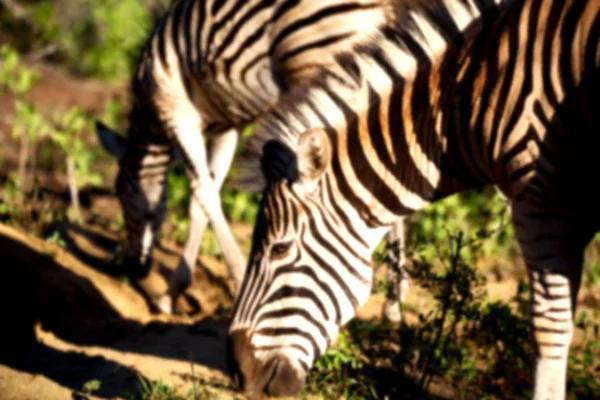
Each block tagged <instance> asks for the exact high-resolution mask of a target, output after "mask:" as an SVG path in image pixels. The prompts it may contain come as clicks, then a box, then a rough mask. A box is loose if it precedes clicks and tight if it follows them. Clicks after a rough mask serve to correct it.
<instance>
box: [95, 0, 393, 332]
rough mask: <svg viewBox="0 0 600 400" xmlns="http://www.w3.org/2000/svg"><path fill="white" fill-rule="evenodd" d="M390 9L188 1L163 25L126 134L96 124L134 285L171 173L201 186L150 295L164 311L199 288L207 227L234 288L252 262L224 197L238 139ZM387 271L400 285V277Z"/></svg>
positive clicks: (341, 3) (311, 1) (307, 0)
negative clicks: (174, 252)
mask: <svg viewBox="0 0 600 400" xmlns="http://www.w3.org/2000/svg"><path fill="white" fill-rule="evenodd" d="M388 14H390V12H389V11H388V9H387V5H386V2H385V1H382V0H327V1H320V0H319V1H317V0H248V1H234V0H229V1H221V0H181V1H176V2H174V4H173V5H172V6H171V8H170V9H169V10H168V12H167V13H166V14H165V15H164V16H163V18H162V19H160V20H159V21H158V23H157V25H156V27H155V29H154V31H153V32H152V33H151V34H150V37H149V38H148V40H147V42H146V45H145V47H144V49H143V51H142V53H141V56H140V58H139V60H138V64H137V69H136V72H135V74H134V75H133V77H132V80H131V93H132V98H133V103H132V106H131V111H130V113H129V116H128V122H129V128H128V129H129V130H128V135H127V136H126V137H122V136H121V135H119V134H117V133H116V132H114V131H112V130H111V129H110V128H108V127H107V126H105V125H104V124H103V123H101V122H100V121H97V123H96V127H97V134H98V136H99V141H100V143H101V144H102V146H103V147H104V148H105V150H107V151H108V152H109V153H110V154H112V155H114V156H115V157H116V158H117V160H118V162H119V172H118V176H117V180H116V189H117V194H118V197H119V200H120V204H121V207H122V210H123V215H124V220H125V229H126V234H127V241H128V244H127V247H126V249H125V254H124V263H125V265H128V266H130V267H129V268H130V272H131V275H132V276H133V277H134V278H141V277H144V276H146V275H147V273H148V271H149V268H150V265H151V263H152V248H153V246H154V244H155V242H156V238H157V233H158V231H159V229H160V227H161V225H162V223H163V220H164V218H165V212H166V172H167V168H168V166H169V164H170V162H172V161H173V160H175V159H176V158H178V157H181V158H183V159H184V163H185V166H186V173H187V175H188V178H189V180H190V183H191V189H192V200H191V202H190V206H189V216H190V230H189V232H188V236H187V239H186V243H185V245H184V249H183V253H182V256H181V258H180V262H179V264H178V266H177V268H176V270H175V272H174V273H173V274H172V276H171V278H170V282H169V287H170V289H169V293H167V294H162V295H159V296H158V297H156V298H153V299H151V301H153V302H155V304H154V305H155V306H156V307H157V308H158V311H162V312H165V313H171V312H174V307H175V301H176V298H177V296H178V295H179V294H180V293H182V292H183V291H184V290H185V288H187V287H189V286H190V285H191V282H192V272H193V266H194V265H195V263H196V259H197V256H198V252H199V248H200V244H201V239H202V234H203V232H204V229H205V227H206V225H207V224H208V223H209V222H210V224H211V226H212V228H213V230H214V232H215V235H216V237H217V239H218V242H219V245H220V247H221V249H222V251H223V255H224V259H225V263H226V264H227V267H228V269H229V273H230V275H231V276H232V277H233V281H234V286H235V288H236V290H237V287H238V286H239V283H240V281H241V279H242V274H243V270H244V268H245V264H246V260H245V258H244V256H243V254H242V253H241V250H240V249H239V247H238V246H237V244H236V242H235V240H234V237H233V234H232V232H231V230H230V228H229V226H228V224H227V222H226V219H225V216H224V214H223V210H222V207H221V200H220V196H219V191H220V188H221V187H222V185H223V182H224V181H225V178H226V175H227V173H228V170H229V168H230V165H231V162H232V159H233V157H234V153H235V150H236V146H237V142H238V136H239V132H240V131H241V129H243V127H244V126H246V125H247V124H248V123H249V122H251V121H253V120H254V119H256V117H258V116H259V115H260V114H261V113H262V112H264V111H265V110H267V109H268V108H269V107H271V105H273V104H274V103H275V102H276V100H277V99H278V97H279V96H280V94H281V93H284V92H285V91H287V90H288V89H289V88H290V87H294V86H297V85H302V84H303V83H304V82H306V81H307V79H308V78H309V77H310V76H312V75H314V74H316V71H317V70H319V68H323V67H327V65H328V64H330V63H332V62H334V60H333V54H335V53H336V52H339V51H342V50H344V49H346V48H348V46H350V45H351V44H352V43H354V42H356V41H358V40H360V38H361V37H363V36H365V35H367V34H368V32H369V31H371V30H373V29H374V27H375V26H378V25H380V24H382V23H384V22H385V21H386V20H387V19H388V18H389V16H388ZM394 240H397V238H394ZM388 268H390V269H392V266H389V267H388ZM400 268H402V266H400ZM388 276H389V278H390V279H396V280H398V279H397V275H394V272H390V273H389V274H388ZM400 283H402V282H400ZM404 283H405V282H404ZM397 292H398V290H397V289H396V290H395V291H390V292H389V293H391V295H394V294H395V293H397ZM389 293H388V296H387V298H388V299H387V300H386V303H385V307H384V309H385V311H384V316H388V317H389V319H391V320H392V321H397V320H398V319H399V315H398V311H397V310H398V300H397V299H396V300H395V301H394V300H391V299H390V294H389ZM396 297H398V296H396ZM400 297H401V296H400Z"/></svg>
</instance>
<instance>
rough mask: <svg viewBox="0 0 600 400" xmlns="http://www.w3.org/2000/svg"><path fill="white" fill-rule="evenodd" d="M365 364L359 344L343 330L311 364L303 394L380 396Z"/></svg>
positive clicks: (363, 397)
mask: <svg viewBox="0 0 600 400" xmlns="http://www.w3.org/2000/svg"><path fill="white" fill-rule="evenodd" d="M363 367H364V360H363V359H362V358H361V353H360V349H359V347H358V346H357V345H356V344H353V343H352V342H350V341H349V340H348V338H347V337H346V335H345V334H344V333H340V334H339V335H338V342H337V344H336V345H335V346H334V347H331V348H329V349H327V350H326V351H325V353H324V354H323V355H322V356H321V357H320V358H319V359H318V360H317V362H316V363H315V364H314V366H313V367H312V368H311V371H310V375H309V377H308V383H307V385H306V386H305V388H304V391H303V396H304V397H306V396H307V395H309V394H318V395H320V396H322V398H324V399H337V398H343V399H377V398H378V397H377V392H376V390H375V387H374V386H373V385H372V382H370V380H369V379H368V378H367V377H366V376H364V375H363V374H362V373H361V369H362V368H363Z"/></svg>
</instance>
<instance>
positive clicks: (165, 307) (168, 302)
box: [154, 293, 175, 314]
mask: <svg viewBox="0 0 600 400" xmlns="http://www.w3.org/2000/svg"><path fill="white" fill-rule="evenodd" d="M154 305H155V306H156V308H157V309H158V311H160V312H161V313H163V314H175V302H174V301H173V298H172V297H171V295H170V294H169V293H165V294H163V295H161V296H159V297H157V298H156V299H155V300H154Z"/></svg>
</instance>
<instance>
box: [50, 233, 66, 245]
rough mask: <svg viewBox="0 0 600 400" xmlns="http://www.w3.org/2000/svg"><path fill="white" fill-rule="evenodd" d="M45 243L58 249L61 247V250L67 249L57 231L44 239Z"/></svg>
mask: <svg viewBox="0 0 600 400" xmlns="http://www.w3.org/2000/svg"><path fill="white" fill-rule="evenodd" d="M46 241H47V242H48V243H52V244H55V245H57V246H58V247H62V248H63V249H64V248H66V247H67V244H66V243H65V240H64V239H63V238H62V236H61V235H60V232H58V231H54V232H52V234H51V235H50V236H48V237H47V238H46Z"/></svg>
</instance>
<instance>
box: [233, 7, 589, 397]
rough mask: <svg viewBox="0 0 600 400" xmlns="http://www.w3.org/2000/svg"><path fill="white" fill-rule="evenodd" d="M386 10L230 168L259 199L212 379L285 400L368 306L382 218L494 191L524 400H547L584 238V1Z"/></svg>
mask: <svg viewBox="0 0 600 400" xmlns="http://www.w3.org/2000/svg"><path fill="white" fill-rule="evenodd" d="M394 4H395V6H396V7H395V8H394V10H395V12H396V13H397V17H396V18H395V19H394V21H395V22H394V23H393V24H388V25H383V26H381V27H380V28H379V29H378V30H377V32H374V33H373V34H372V35H370V36H369V37H368V38H366V39H365V40H363V41H362V42H360V43H356V44H354V45H353V46H352V48H351V49H350V50H348V51H347V52H344V53H342V54H338V55H336V62H337V66H334V67H332V68H330V69H328V70H327V71H323V72H322V73H320V74H319V75H318V76H316V77H315V78H313V79H312V80H311V82H310V84H309V85H307V86H305V87H303V88H301V89H299V90H293V91H290V92H288V93H287V94H285V95H284V96H282V98H281V99H280V100H279V101H278V103H277V105H276V106H275V107H273V108H272V109H271V110H269V111H268V112H267V113H265V114H264V115H263V116H261V117H260V119H259V122H258V123H257V128H256V131H255V133H254V135H253V136H252V137H251V138H249V139H248V141H247V142H246V143H245V145H244V149H243V150H242V153H241V155H240V157H239V158H238V161H236V162H240V163H241V165H244V166H245V168H250V167H251V166H252V165H254V168H253V170H254V172H255V175H256V179H257V180H260V182H261V185H262V186H263V187H264V191H263V196H262V198H261V204H260V209H259V215H258V217H257V220H256V224H255V227H254V231H253V237H252V248H251V252H250V256H249V264H248V267H247V269H246V271H245V275H244V280H243V283H242V286H241V288H240V290H239V292H238V294H237V296H236V298H235V302H234V307H233V311H232V313H233V315H232V320H231V324H230V327H229V334H228V346H227V359H228V365H229V370H230V374H231V376H232V378H233V380H234V382H235V383H236V384H237V385H238V387H239V388H240V390H243V391H244V392H245V393H246V394H247V395H248V396H255V395H264V394H267V395H270V396H273V397H280V396H293V395H297V394H298V393H299V392H300V390H301V389H302V387H303V385H304V382H305V378H306V375H307V372H308V371H309V369H310V368H311V366H312V365H313V364H314V362H315V361H316V360H317V359H318V357H320V355H322V354H323V352H324V351H325V350H326V349H327V348H328V347H329V346H331V344H332V343H333V342H334V340H335V339H336V337H337V334H338V333H339V330H340V327H342V326H343V325H344V324H345V323H346V322H347V321H349V320H350V319H351V318H353V317H354V316H355V315H356V311H357V308H359V307H360V306H361V305H362V304H363V303H364V302H365V301H366V299H367V298H368V296H369V292H370V287H371V281H372V268H371V259H370V256H371V254H372V252H373V250H374V249H375V247H376V246H377V243H378V242H379V240H380V239H381V238H382V237H383V236H384V235H386V233H387V232H389V230H390V227H391V226H393V224H394V223H395V222H396V221H397V220H398V218H401V217H404V216H407V215H410V214H411V213H413V212H414V211H416V210H419V209H422V208H423V207H425V206H427V205H428V204H431V203H433V202H436V201H438V200H440V199H442V198H444V197H446V196H449V195H451V194H455V193H459V192H462V191H465V190H468V189H472V188H476V187H482V186H485V185H494V186H495V187H496V188H497V189H498V190H499V191H501V192H502V193H503V194H504V196H505V197H506V199H507V201H508V203H509V206H510V216H511V220H512V223H513V226H514V228H515V232H516V238H517V240H518V242H519V244H520V248H521V253H522V256H523V258H524V260H525V263H526V265H527V271H528V280H529V283H530V288H531V290H530V326H531V334H532V338H533V340H532V343H533V344H534V349H535V356H536V357H535V370H534V371H532V374H533V376H534V379H533V383H532V386H533V392H532V393H533V398H534V399H536V400H547V399H554V400H556V399H564V398H565V392H566V374H567V357H568V353H569V346H570V343H571V338H572V335H573V317H574V314H575V310H576V298H577V293H578V290H579V285H580V281H581V272H582V261H583V251H584V249H585V247H586V245H587V244H588V243H589V242H590V240H591V238H592V236H593V235H594V233H595V232H596V231H597V230H598V229H599V228H600V215H599V213H598V211H597V210H598V207H597V204H596V197H593V196H592V195H591V191H592V190H591V189H590V187H591V186H593V185H591V182H590V180H589V178H587V177H586V178H584V174H586V172H588V171H593V168H594V167H596V168H597V165H596V159H595V157H594V156H595V155H596V154H597V151H598V149H599V148H600V136H599V135H597V134H593V132H596V133H598V132H600V119H599V118H598V116H597V115H595V114H594V113H598V112H599V111H600V98H599V96H600V94H599V93H600V73H599V72H600V1H598V0H495V1H492V0H466V1H465V0H439V1H436V2H430V1H425V0H410V1H409V0H404V1H403V0H397V1H396V2H395V3H394ZM234 165H235V164H234ZM251 172H252V169H251V170H249V172H248V173H251ZM592 176H593V175H592Z"/></svg>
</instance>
